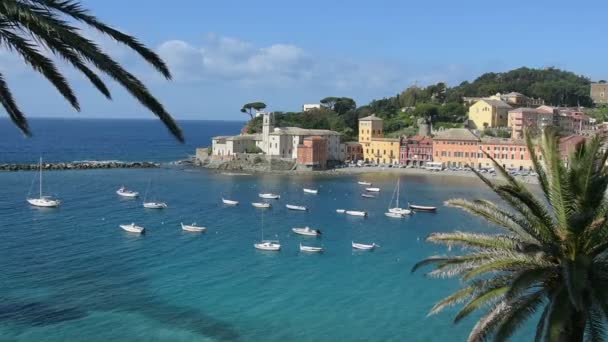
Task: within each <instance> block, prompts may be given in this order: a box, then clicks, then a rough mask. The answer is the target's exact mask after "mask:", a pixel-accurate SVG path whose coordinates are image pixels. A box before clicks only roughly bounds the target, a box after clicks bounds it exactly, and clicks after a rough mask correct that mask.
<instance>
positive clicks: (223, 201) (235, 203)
mask: <svg viewBox="0 0 608 342" xmlns="http://www.w3.org/2000/svg"><path fill="white" fill-rule="evenodd" d="M222 203H224V204H225V205H239V201H233V200H229V199H225V198H224V197H222Z"/></svg>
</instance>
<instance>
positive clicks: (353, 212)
mask: <svg viewBox="0 0 608 342" xmlns="http://www.w3.org/2000/svg"><path fill="white" fill-rule="evenodd" d="M345 213H346V215H351V216H363V217H365V216H367V213H366V212H365V211H358V210H347V211H345Z"/></svg>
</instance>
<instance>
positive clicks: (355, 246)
mask: <svg viewBox="0 0 608 342" xmlns="http://www.w3.org/2000/svg"><path fill="white" fill-rule="evenodd" d="M352 246H353V249H360V250H364V251H369V250H372V249H374V248H376V247H380V246H378V245H376V243H372V244H371V245H368V244H364V243H356V242H354V241H352Z"/></svg>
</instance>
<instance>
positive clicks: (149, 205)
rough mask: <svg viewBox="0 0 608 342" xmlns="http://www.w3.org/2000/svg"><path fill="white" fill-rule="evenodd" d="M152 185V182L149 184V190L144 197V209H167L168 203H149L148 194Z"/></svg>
mask: <svg viewBox="0 0 608 342" xmlns="http://www.w3.org/2000/svg"><path fill="white" fill-rule="evenodd" d="M151 184H152V180H150V181H149V182H148V188H147V189H146V194H145V195H144V208H146V209H165V208H167V203H165V202H158V201H150V202H148V201H147V198H148V192H149V191H150V185H151Z"/></svg>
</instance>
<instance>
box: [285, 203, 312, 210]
mask: <svg viewBox="0 0 608 342" xmlns="http://www.w3.org/2000/svg"><path fill="white" fill-rule="evenodd" d="M285 207H286V208H287V209H289V210H298V211H306V210H308V208H306V207H305V206H302V205H293V204H285Z"/></svg>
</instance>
